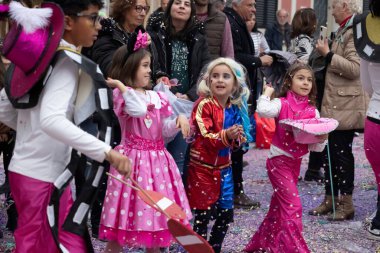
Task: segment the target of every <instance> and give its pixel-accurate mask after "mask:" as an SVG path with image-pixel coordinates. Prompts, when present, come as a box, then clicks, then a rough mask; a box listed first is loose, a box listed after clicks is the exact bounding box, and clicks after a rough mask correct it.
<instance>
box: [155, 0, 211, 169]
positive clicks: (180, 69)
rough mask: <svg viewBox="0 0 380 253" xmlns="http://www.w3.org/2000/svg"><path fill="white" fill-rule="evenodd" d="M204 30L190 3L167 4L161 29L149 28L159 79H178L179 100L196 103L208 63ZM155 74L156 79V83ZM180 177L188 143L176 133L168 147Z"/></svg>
mask: <svg viewBox="0 0 380 253" xmlns="http://www.w3.org/2000/svg"><path fill="white" fill-rule="evenodd" d="M202 29H204V27H203V26H202V25H201V24H199V23H197V22H196V19H195V3H194V1H193V0H170V1H169V3H168V7H167V9H166V11H165V15H164V22H163V25H157V27H152V30H151V36H152V41H153V44H154V46H155V48H156V49H157V51H156V52H153V58H156V59H158V61H159V65H160V69H161V71H162V73H161V74H160V75H161V76H163V75H165V76H168V77H169V78H171V79H173V78H176V79H178V83H179V84H181V85H179V86H176V87H172V88H171V91H172V92H173V93H174V94H175V95H176V96H177V97H178V98H182V99H186V100H191V101H195V100H196V99H197V98H198V96H197V92H196V91H197V85H196V83H197V79H198V77H199V75H200V73H201V70H202V67H203V66H204V65H205V64H206V63H208V61H209V60H210V53H209V50H208V46H207V42H206V37H205V36H204V35H203V34H202V33H201V31H202ZM160 75H158V74H156V76H155V78H156V79H159V78H160ZM167 149H168V151H169V152H170V153H171V155H172V156H173V158H174V160H175V162H176V163H177V166H178V168H179V170H180V171H181V173H182V172H183V169H184V162H185V153H186V149H187V143H186V141H185V140H184V138H183V137H182V134H181V133H179V134H178V135H177V136H176V137H175V139H174V140H173V141H171V142H170V143H168V145H167Z"/></svg>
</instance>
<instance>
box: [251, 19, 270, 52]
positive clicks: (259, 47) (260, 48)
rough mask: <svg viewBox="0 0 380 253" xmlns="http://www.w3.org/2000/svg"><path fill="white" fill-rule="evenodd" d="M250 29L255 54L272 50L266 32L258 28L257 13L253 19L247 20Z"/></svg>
mask: <svg viewBox="0 0 380 253" xmlns="http://www.w3.org/2000/svg"><path fill="white" fill-rule="evenodd" d="M246 23H247V27H248V31H250V34H251V38H252V41H253V45H254V46H255V56H256V57H259V56H260V55H263V54H265V53H268V52H269V51H270V47H269V45H268V42H267V40H266V39H265V37H264V34H263V33H262V32H260V31H259V29H258V28H257V22H256V15H253V17H252V20H249V21H247V22H246Z"/></svg>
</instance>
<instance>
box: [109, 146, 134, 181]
mask: <svg viewBox="0 0 380 253" xmlns="http://www.w3.org/2000/svg"><path fill="white" fill-rule="evenodd" d="M106 160H107V161H108V162H109V163H110V164H111V166H112V167H114V168H115V169H116V170H117V171H118V172H119V173H120V174H121V175H125V176H126V177H129V176H130V175H131V171H132V163H131V160H129V158H128V156H125V155H123V154H120V153H119V152H117V151H115V150H113V149H111V150H110V151H109V152H108V153H107V154H106Z"/></svg>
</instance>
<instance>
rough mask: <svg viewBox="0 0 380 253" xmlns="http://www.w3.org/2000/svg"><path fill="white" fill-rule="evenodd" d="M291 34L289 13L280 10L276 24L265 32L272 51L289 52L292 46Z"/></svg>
mask: <svg viewBox="0 0 380 253" xmlns="http://www.w3.org/2000/svg"><path fill="white" fill-rule="evenodd" d="M290 32H291V26H290V24H289V13H288V12H287V11H286V10H284V9H281V10H278V11H277V13H276V22H275V23H273V24H271V25H270V26H268V27H267V29H266V30H265V38H266V39H267V41H268V44H269V47H270V48H271V49H272V50H282V51H287V50H288V47H289V46H290Z"/></svg>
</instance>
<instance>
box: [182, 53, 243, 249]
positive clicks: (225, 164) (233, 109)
mask: <svg viewBox="0 0 380 253" xmlns="http://www.w3.org/2000/svg"><path fill="white" fill-rule="evenodd" d="M198 94H199V96H200V98H199V99H198V100H197V101H196V102H195V104H194V109H193V112H192V115H191V119H190V122H191V124H192V126H193V128H194V131H195V133H194V134H195V135H194V142H193V143H192V144H191V147H190V159H189V166H188V177H187V194H188V198H189V203H190V206H191V208H193V209H194V210H195V220H194V231H195V232H197V233H198V234H200V235H201V236H203V237H204V238H205V239H206V238H207V225H208V223H209V221H210V218H211V213H212V210H216V221H215V224H214V226H213V227H212V230H211V234H210V239H209V243H210V245H211V246H212V247H213V249H214V251H215V252H216V253H218V252H220V251H221V248H222V243H223V240H224V237H225V235H226V232H227V230H228V227H229V223H230V222H232V220H233V194H234V190H233V178H232V168H231V155H230V153H231V150H232V149H233V148H239V146H240V145H241V144H243V143H244V142H246V141H247V139H250V138H251V136H250V135H249V118H248V111H247V98H248V96H249V89H248V87H247V85H246V76H245V71H244V67H242V66H241V65H240V64H238V63H237V62H236V61H234V60H232V59H229V58H218V59H216V60H214V61H212V62H211V63H210V64H209V65H208V67H207V71H206V74H205V75H204V77H203V79H202V80H201V81H200V83H199V87H198ZM214 208H215V209H214Z"/></svg>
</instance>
